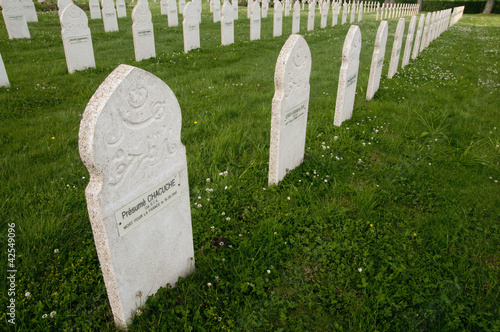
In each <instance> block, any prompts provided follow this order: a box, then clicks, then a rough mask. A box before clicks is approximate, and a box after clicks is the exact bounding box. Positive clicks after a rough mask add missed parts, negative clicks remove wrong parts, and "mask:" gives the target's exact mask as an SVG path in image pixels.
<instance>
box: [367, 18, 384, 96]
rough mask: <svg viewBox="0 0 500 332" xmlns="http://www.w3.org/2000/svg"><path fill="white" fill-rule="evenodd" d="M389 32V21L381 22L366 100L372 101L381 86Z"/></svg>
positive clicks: (376, 38) (374, 49)
mask: <svg viewBox="0 0 500 332" xmlns="http://www.w3.org/2000/svg"><path fill="white" fill-rule="evenodd" d="M388 32H389V31H388V24H387V21H382V22H380V25H379V27H378V31H377V36H376V37H375V47H374V48H373V55H372V64H371V67H370V76H369V77H368V88H367V89H366V100H371V99H372V98H373V96H374V95H375V93H376V92H377V91H378V88H379V86H380V77H381V76H382V68H383V67H384V56H385V47H386V45H387V35H388Z"/></svg>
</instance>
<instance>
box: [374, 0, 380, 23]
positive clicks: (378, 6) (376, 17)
mask: <svg viewBox="0 0 500 332" xmlns="http://www.w3.org/2000/svg"><path fill="white" fill-rule="evenodd" d="M379 16H380V2H377V14H376V16H375V20H376V21H378V18H379Z"/></svg>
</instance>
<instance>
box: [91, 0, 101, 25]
mask: <svg viewBox="0 0 500 332" xmlns="http://www.w3.org/2000/svg"><path fill="white" fill-rule="evenodd" d="M89 10H90V18H91V19H92V20H97V19H100V18H101V5H99V0H89Z"/></svg>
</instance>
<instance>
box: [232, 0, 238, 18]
mask: <svg viewBox="0 0 500 332" xmlns="http://www.w3.org/2000/svg"><path fill="white" fill-rule="evenodd" d="M237 19H238V0H233V21H235V20H237Z"/></svg>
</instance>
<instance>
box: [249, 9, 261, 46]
mask: <svg viewBox="0 0 500 332" xmlns="http://www.w3.org/2000/svg"><path fill="white" fill-rule="evenodd" d="M258 39H260V4H259V2H258V1H255V2H254V3H253V5H252V17H251V18H250V40H258Z"/></svg>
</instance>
